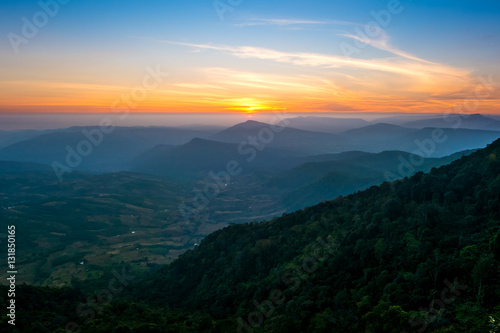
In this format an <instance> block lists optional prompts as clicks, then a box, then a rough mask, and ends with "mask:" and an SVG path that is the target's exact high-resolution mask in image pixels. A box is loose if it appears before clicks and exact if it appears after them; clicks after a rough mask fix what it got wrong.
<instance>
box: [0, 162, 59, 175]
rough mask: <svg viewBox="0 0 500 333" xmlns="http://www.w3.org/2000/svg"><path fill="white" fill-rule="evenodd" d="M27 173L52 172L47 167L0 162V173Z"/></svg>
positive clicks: (35, 164) (34, 164)
mask: <svg viewBox="0 0 500 333" xmlns="http://www.w3.org/2000/svg"><path fill="white" fill-rule="evenodd" d="M27 171H52V168H51V167H50V166H48V165H43V164H37V163H23V162H11V161H0V173H7V172H27Z"/></svg>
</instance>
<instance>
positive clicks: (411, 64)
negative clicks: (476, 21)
mask: <svg viewBox="0 0 500 333" xmlns="http://www.w3.org/2000/svg"><path fill="white" fill-rule="evenodd" d="M165 42H167V43H171V44H176V45H183V46H189V47H194V48H198V49H210V50H216V51H221V52H225V53H228V54H231V55H233V56H236V57H239V58H254V59H263V60H272V61H276V62H281V63H289V64H293V65H297V66H308V67H323V68H357V69H365V70H372V71H381V72H390V73H396V74H401V75H409V76H412V77H416V78H419V77H420V78H428V77H429V75H433V76H450V77H454V78H455V79H467V78H468V75H469V74H470V71H468V70H465V69H460V68H455V67H451V66H447V65H443V64H438V63H433V62H429V61H426V60H423V59H419V58H418V57H413V56H411V55H409V54H406V53H404V52H398V50H396V49H393V48H390V47H389V46H387V43H385V42H383V41H382V42H377V43H375V44H374V45H377V47H378V48H384V49H387V50H388V51H389V50H390V52H391V53H394V54H397V55H399V56H400V57H402V58H403V59H380V58H379V59H370V60H365V59H352V58H348V57H344V56H337V55H327V54H320V53H306V52H283V51H278V50H273V49H267V48H262V47H255V46H236V47H233V46H227V45H211V44H193V43H183V42H172V41H165ZM398 53H400V54H398ZM409 60H411V61H409Z"/></svg>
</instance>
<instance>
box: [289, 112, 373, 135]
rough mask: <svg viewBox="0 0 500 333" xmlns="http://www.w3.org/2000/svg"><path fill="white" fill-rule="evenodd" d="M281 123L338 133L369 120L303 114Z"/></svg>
mask: <svg viewBox="0 0 500 333" xmlns="http://www.w3.org/2000/svg"><path fill="white" fill-rule="evenodd" d="M280 124H282V125H284V126H287V127H292V128H297V129H301V130H306V131H314V132H329V133H338V132H345V131H347V130H350V129H353V128H359V127H363V126H367V125H369V122H367V121H366V120H363V119H360V118H332V117H314V116H301V117H296V118H287V119H284V120H282V121H281V122H280Z"/></svg>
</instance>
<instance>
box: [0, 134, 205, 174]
mask: <svg viewBox="0 0 500 333" xmlns="http://www.w3.org/2000/svg"><path fill="white" fill-rule="evenodd" d="M203 135H209V134H208V132H200V131H196V130H190V129H178V128H163V127H116V128H115V129H114V130H113V131H112V132H111V133H108V134H104V133H103V132H102V131H101V130H100V128H98V127H72V128H68V129H65V130H61V131H57V132H54V133H47V134H43V135H40V136H36V137H32V138H30V139H27V140H24V141H21V142H17V143H15V144H12V145H10V146H8V147H5V148H3V149H1V150H0V159H1V160H11V161H19V162H35V163H42V164H48V165H52V163H53V162H58V163H60V164H62V165H68V166H70V167H71V168H75V169H77V170H85V171H101V172H102V171H120V170H125V169H127V168H128V164H127V163H128V162H129V160H130V159H131V158H133V157H134V156H137V155H139V154H141V153H143V152H145V151H147V150H148V149H150V148H152V147H154V146H156V145H158V144H169V145H178V144H184V143H186V142H188V141H189V140H191V139H192V138H193V137H196V136H203ZM68 156H70V159H69V160H70V161H73V162H72V163H73V164H72V165H69V164H68V163H67V162H68ZM73 165H74V166H73Z"/></svg>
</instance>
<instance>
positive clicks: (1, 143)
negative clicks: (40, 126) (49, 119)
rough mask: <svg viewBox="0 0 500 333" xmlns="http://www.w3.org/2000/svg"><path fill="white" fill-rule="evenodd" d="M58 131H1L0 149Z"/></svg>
mask: <svg viewBox="0 0 500 333" xmlns="http://www.w3.org/2000/svg"><path fill="white" fill-rule="evenodd" d="M53 131H56V130H9V131H5V130H0V149H1V148H4V147H7V146H9V145H11V144H14V143H16V142H20V141H24V140H27V139H30V138H33V137H36V136H39V135H42V134H46V133H50V132H53Z"/></svg>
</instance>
